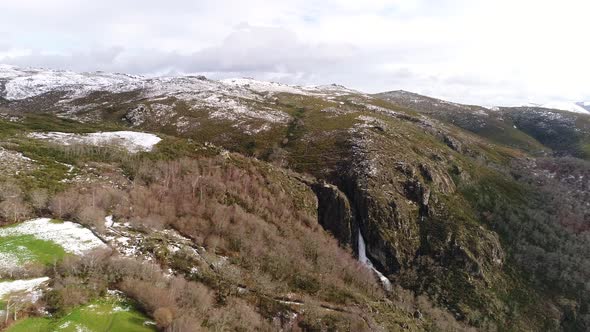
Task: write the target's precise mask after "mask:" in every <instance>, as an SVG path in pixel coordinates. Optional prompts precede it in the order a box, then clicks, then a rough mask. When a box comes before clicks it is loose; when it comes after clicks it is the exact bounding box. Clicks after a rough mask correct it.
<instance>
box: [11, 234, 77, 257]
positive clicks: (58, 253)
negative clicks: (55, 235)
mask: <svg viewBox="0 0 590 332" xmlns="http://www.w3.org/2000/svg"><path fill="white" fill-rule="evenodd" d="M0 254H6V255H10V256H13V257H15V258H16V259H17V260H18V261H17V262H15V263H17V264H28V263H41V264H52V263H54V262H56V261H59V260H61V259H62V258H63V257H64V256H65V255H66V253H65V251H64V249H63V248H62V247H61V246H59V245H57V244H55V243H53V242H51V241H46V240H39V239H37V238H35V237H34V236H33V235H15V236H5V237H0Z"/></svg>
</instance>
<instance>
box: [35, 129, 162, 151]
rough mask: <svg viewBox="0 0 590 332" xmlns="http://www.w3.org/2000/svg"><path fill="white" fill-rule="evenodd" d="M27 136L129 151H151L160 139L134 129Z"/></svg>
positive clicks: (64, 143)
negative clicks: (122, 148) (109, 146)
mask: <svg viewBox="0 0 590 332" xmlns="http://www.w3.org/2000/svg"><path fill="white" fill-rule="evenodd" d="M29 137H31V138H36V139H41V140H48V141H51V142H55V143H59V144H63V145H72V144H89V145H96V146H108V145H116V146H121V147H124V148H125V149H127V150H128V151H129V152H131V153H136V152H140V151H151V150H152V149H153V147H154V146H155V145H156V144H158V143H159V142H160V141H161V140H162V139H161V138H159V137H158V136H156V135H154V134H148V133H141V132H135V131H111V132H97V133H89V134H72V133H62V132H48V133H31V134H29Z"/></svg>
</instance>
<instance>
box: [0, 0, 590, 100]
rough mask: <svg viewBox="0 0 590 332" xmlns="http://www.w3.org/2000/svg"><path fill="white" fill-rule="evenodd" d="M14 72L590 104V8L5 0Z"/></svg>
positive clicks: (445, 0) (449, 2)
mask: <svg viewBox="0 0 590 332" xmlns="http://www.w3.org/2000/svg"><path fill="white" fill-rule="evenodd" d="M0 12H2V13H3V14H2V16H3V19H2V20H0V33H1V34H2V35H3V41H2V42H3V45H4V47H0V62H8V63H14V64H18V65H29V66H46V67H58V68H70V69H74V70H99V69H100V70H112V71H123V72H132V73H147V74H150V73H171V72H174V73H183V72H205V73H208V74H209V75H211V76H214V77H220V78H221V77H228V76H229V75H232V76H241V75H246V76H253V77H257V78H261V79H276V80H281V81H284V82H288V83H300V84H313V83H317V84H323V83H331V82H337V83H342V84H346V85H349V86H351V87H353V88H357V89H360V90H365V91H369V92H376V91H383V90H391V89H406V90H411V91H416V92H419V93H427V94H430V95H433V96H438V97H444V98H448V99H452V100H456V101H462V102H468V103H479V104H486V105H491V104H503V105H506V104H522V103H527V102H530V101H535V102H538V103H545V102H548V101H551V100H590V91H589V89H590V88H589V87H590V66H588V65H587V63H586V61H587V60H586V59H587V57H588V54H589V53H590V45H589V44H588V43H587V42H585V37H586V36H585V32H586V31H587V30H588V29H587V27H586V26H587V22H588V20H587V17H586V16H587V14H588V13H590V3H588V2H586V1H583V0H562V1H559V2H557V1H547V0H537V1H534V0H520V1H509V0H496V1H484V0H472V1H468V0H436V1H435V0H389V1H388V0H367V1H353V0H326V1H321V2H320V1H315V0H314V1H312V0H290V1H286V0H285V1H280V0H275V1H268V0H266V1H265V0H250V1H239V0H219V1H215V2H211V1H203V0H199V1H194V0H169V1H166V2H162V1H156V0H146V1H141V4H138V2H137V1H132V0H118V1H114V0H103V1H91V0H86V1H81V0H54V1H45V0H3V1H2V2H0Z"/></svg>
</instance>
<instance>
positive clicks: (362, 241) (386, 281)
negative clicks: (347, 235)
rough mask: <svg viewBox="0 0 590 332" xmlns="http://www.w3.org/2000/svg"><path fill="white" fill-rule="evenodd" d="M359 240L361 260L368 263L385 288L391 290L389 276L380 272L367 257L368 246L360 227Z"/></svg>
mask: <svg viewBox="0 0 590 332" xmlns="http://www.w3.org/2000/svg"><path fill="white" fill-rule="evenodd" d="M358 242H359V243H358V245H359V261H360V262H361V263H362V264H364V265H366V266H367V267H368V268H370V269H371V270H373V272H375V274H376V275H377V277H379V280H380V281H381V284H382V285H383V288H385V289H386V290H388V291H390V290H391V281H389V279H387V277H386V276H384V275H383V273H381V272H379V270H377V269H376V268H375V266H373V262H371V260H370V259H369V258H368V257H367V246H366V244H365V239H364V238H363V235H362V234H361V230H360V229H359V235H358Z"/></svg>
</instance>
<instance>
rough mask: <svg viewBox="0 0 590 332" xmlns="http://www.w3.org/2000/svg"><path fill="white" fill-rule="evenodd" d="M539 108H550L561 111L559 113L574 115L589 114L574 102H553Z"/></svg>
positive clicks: (589, 112)
mask: <svg viewBox="0 0 590 332" xmlns="http://www.w3.org/2000/svg"><path fill="white" fill-rule="evenodd" d="M541 107H544V108H551V109H556V110H561V111H568V112H574V113H582V114H590V111H588V110H587V109H585V108H584V107H582V106H580V105H578V104H576V103H574V102H561V101H555V102H549V103H546V104H543V105H542V106H541Z"/></svg>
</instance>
